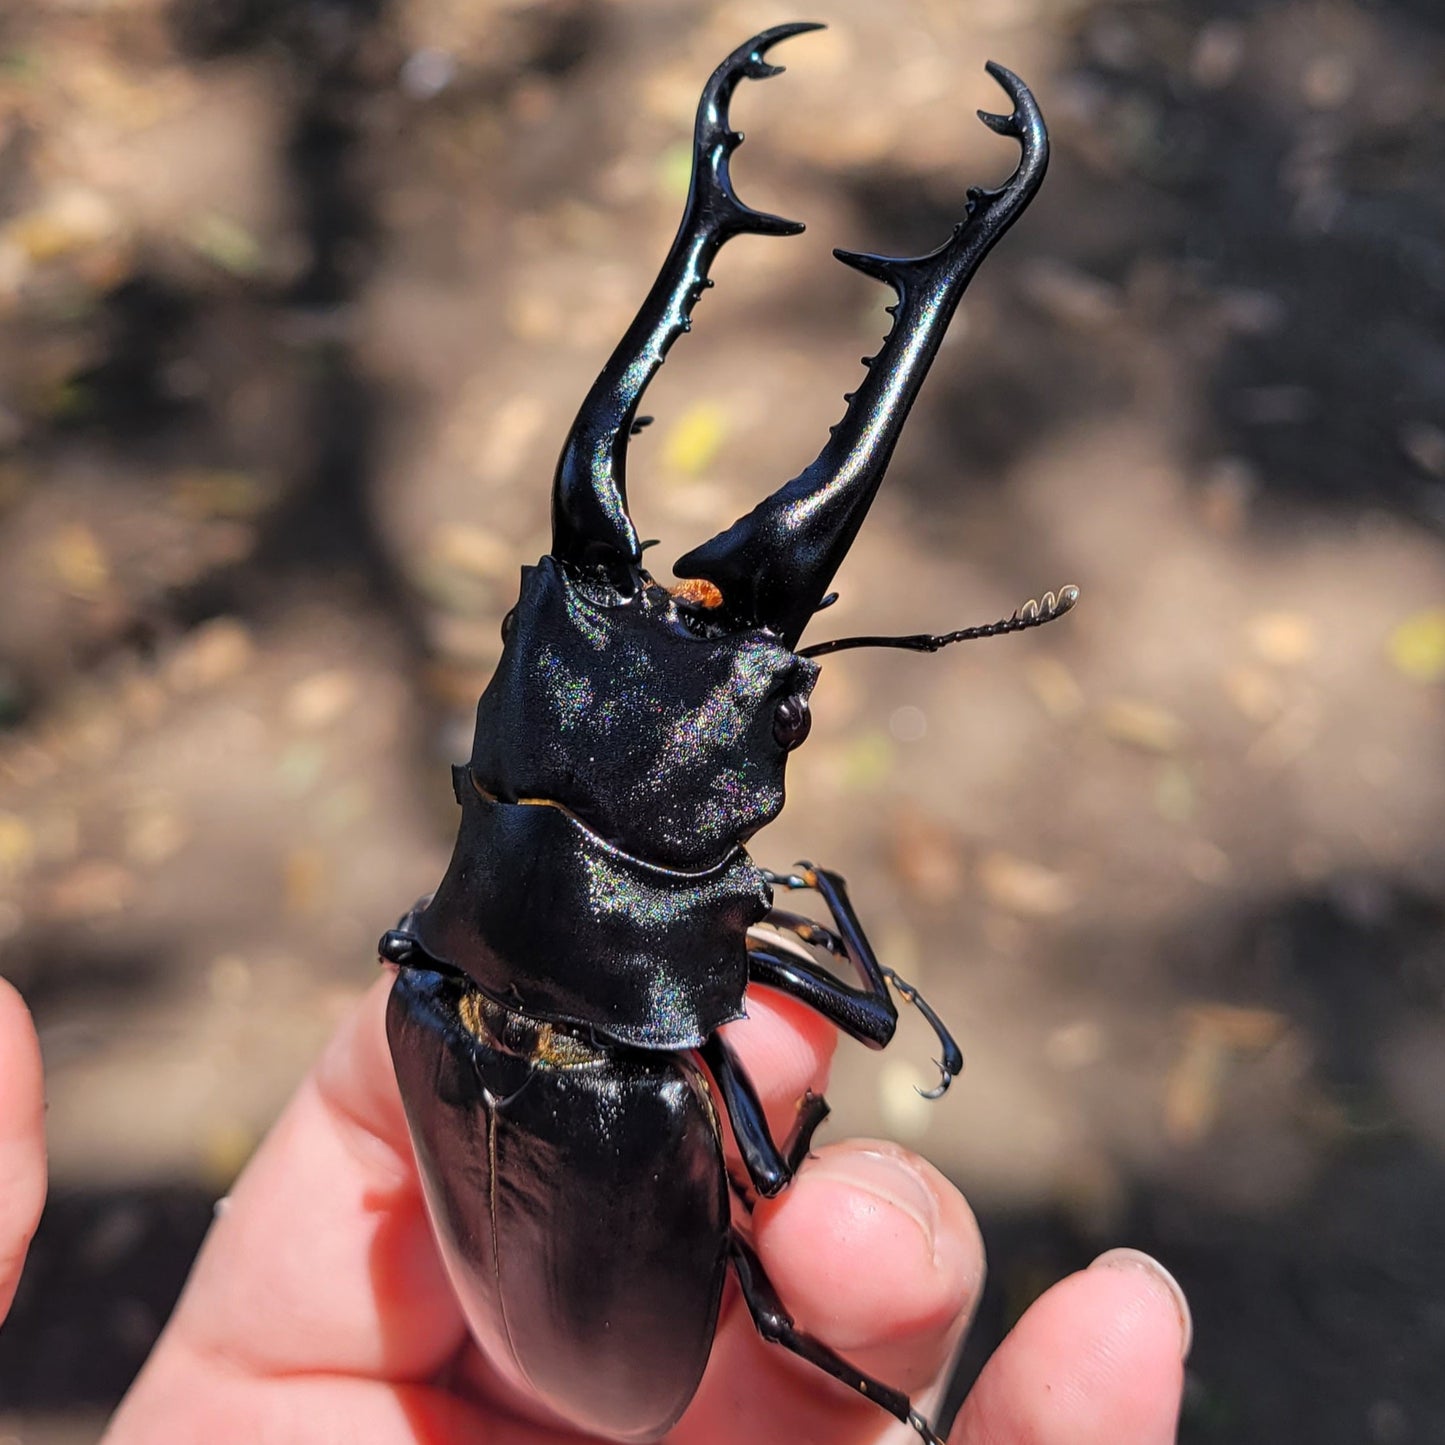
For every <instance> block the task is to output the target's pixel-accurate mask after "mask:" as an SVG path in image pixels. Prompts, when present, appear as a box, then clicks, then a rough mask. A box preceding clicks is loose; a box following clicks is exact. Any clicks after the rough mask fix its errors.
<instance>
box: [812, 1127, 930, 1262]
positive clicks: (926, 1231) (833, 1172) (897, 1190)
mask: <svg viewBox="0 0 1445 1445" xmlns="http://www.w3.org/2000/svg"><path fill="white" fill-rule="evenodd" d="M808 1173H809V1175H810V1176H811V1177H812V1178H814V1179H816V1178H818V1177H819V1176H820V1175H821V1176H822V1177H823V1178H825V1179H836V1180H837V1181H838V1182H839V1183H840V1184H846V1185H847V1186H848V1187H849V1188H851V1189H859V1190H862V1191H863V1193H865V1194H870V1195H872V1197H873V1198H874V1199H877V1200H880V1201H881V1202H882V1203H884V1204H887V1205H889V1206H890V1207H892V1208H893V1209H897V1210H900V1211H901V1212H902V1213H904V1214H906V1215H907V1216H908V1217H909V1218H910V1219H911V1220H913V1222H914V1223H915V1224H916V1225H917V1226H918V1228H919V1229H920V1230H921V1231H922V1233H923V1238H924V1240H925V1242H926V1243H927V1245H928V1250H929V1253H930V1254H932V1253H933V1252H934V1242H935V1240H936V1238H937V1236H938V1199H937V1197H936V1196H935V1195H934V1192H933V1190H932V1189H931V1188H930V1187H929V1185H928V1182H927V1181H926V1180H925V1179H924V1178H923V1177H922V1176H921V1175H920V1174H919V1173H918V1171H917V1170H916V1169H914V1168H913V1167H912V1165H911V1164H910V1163H909V1162H908V1161H907V1160H906V1159H904V1158H903V1157H902V1156H901V1155H895V1154H890V1153H887V1152H885V1151H884V1150H881V1149H829V1150H825V1151H824V1152H823V1153H821V1154H819V1155H818V1156H817V1157H816V1158H814V1159H813V1160H812V1161H811V1162H810V1164H809V1168H808Z"/></svg>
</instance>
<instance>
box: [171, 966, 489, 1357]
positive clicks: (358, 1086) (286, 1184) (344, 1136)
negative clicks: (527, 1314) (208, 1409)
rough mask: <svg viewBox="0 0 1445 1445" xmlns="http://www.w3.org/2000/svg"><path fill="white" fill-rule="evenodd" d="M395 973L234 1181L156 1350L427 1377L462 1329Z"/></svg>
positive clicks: (345, 1029)
mask: <svg viewBox="0 0 1445 1445" xmlns="http://www.w3.org/2000/svg"><path fill="white" fill-rule="evenodd" d="M390 986H391V979H390V977H387V978H384V979H382V980H380V981H378V983H377V985H376V986H375V987H374V988H372V989H371V990H370V991H369V992H368V993H367V995H366V996H365V998H364V999H363V1000H362V1002H361V1004H360V1006H359V1007H358V1009H357V1010H356V1012H355V1013H354V1014H353V1015H352V1016H351V1018H350V1019H349V1020H348V1021H347V1022H346V1023H345V1024H343V1025H342V1027H341V1029H340V1030H339V1032H338V1033H337V1035H336V1037H335V1038H334V1039H333V1040H332V1042H331V1043H330V1045H329V1046H328V1047H327V1049H326V1052H325V1053H324V1054H323V1055H322V1057H321V1059H320V1061H319V1062H318V1064H317V1065H316V1067H315V1069H314V1070H313V1071H312V1073H311V1074H310V1076H309V1077H308V1078H307V1079H306V1080H305V1081H304V1082H303V1084H302V1085H301V1087H300V1089H299V1090H298V1091H297V1093H296V1096H295V1097H294V1098H293V1099H292V1101H291V1103H290V1104H289V1105H288V1106H287V1108H286V1111H285V1113H284V1114H283V1115H282V1116H281V1119H280V1120H279V1121H278V1123H277V1124H276V1126H275V1128H274V1129H273V1130H272V1132H271V1134H270V1135H269V1136H268V1138H267V1139H266V1141H265V1142H264V1143H263V1144H262V1146H261V1148H260V1150H259V1151H258V1153H257V1155H256V1157H255V1158H254V1159H253V1160H252V1162H251V1163H250V1165H248V1166H247V1168H246V1170H245V1172H244V1174H243V1175H242V1176H241V1178H240V1179H239V1180H238V1181H237V1184H236V1187H235V1189H234V1190H233V1191H232V1194H231V1196H230V1199H229V1200H228V1201H227V1202H226V1205H225V1208H224V1210H223V1212H222V1213H221V1214H220V1217H219V1218H218V1219H217V1222H216V1224H215V1225H214V1226H213V1227H212V1229H211V1232H210V1234H209V1236H208V1237H207V1240H206V1244H205V1247H204V1248H203V1250H202V1252H201V1256H200V1258H199V1260H198V1261H197V1264H196V1267H195V1270H194V1271H193V1273H192V1276H191V1279H190V1281H189V1283H188V1284H187V1286H186V1291H185V1294H184V1295H183V1296H182V1299H181V1303H180V1305H179V1306H178V1308H177V1312H176V1315H175V1318H174V1319H173V1321H172V1324H171V1326H170V1327H169V1328H168V1329H167V1333H166V1339H165V1340H164V1341H163V1344H162V1350H164V1349H165V1348H166V1347H167V1346H168V1345H170V1344H171V1343H172V1342H174V1344H175V1345H176V1346H177V1347H179V1348H182V1349H184V1350H186V1351H189V1352H190V1353H192V1354H198V1355H201V1356H210V1357H216V1356H220V1357H223V1358H224V1359H225V1360H226V1361H227V1362H228V1363H230V1364H231V1365H233V1366H234V1365H239V1366H241V1367H242V1368H244V1369H246V1370H249V1371H254V1372H257V1373H262V1374H265V1373H289V1374H296V1373H301V1372H305V1371H318V1372H340V1373H346V1374H355V1375H370V1376H377V1377H382V1378H387V1379H392V1380H421V1379H428V1378H431V1377H432V1376H433V1375H435V1373H436V1372H437V1371H438V1370H439V1369H440V1368H441V1367H442V1365H443V1364H444V1363H445V1362H446V1361H447V1360H449V1359H450V1358H451V1357H452V1355H453V1354H455V1352H456V1350H457V1348H458V1347H459V1345H460V1343H461V1341H462V1338H463V1325H462V1320H461V1315H460V1312H459V1310H458V1308H457V1306H456V1304H455V1302H454V1300H453V1297H452V1293H451V1290H450V1288H449V1286H448V1285H447V1281H446V1276H445V1274H444V1273H443V1270H442V1266H441V1262H440V1260H439V1259H438V1257H437V1253H436V1250H435V1247H434V1246H433V1243H432V1237H431V1229H430V1226H429V1224H428V1222H427V1217H426V1212H425V1208H424V1206H423V1202H422V1196H421V1189H420V1184H419V1181H418V1179H417V1175H416V1168H415V1164H414V1162H413V1156H412V1149H411V1142H410V1139H409V1137H408V1134H407V1129H406V1120H405V1117H404V1115H403V1113H402V1108H401V1100H400V1097H399V1095H398V1093H397V1087H396V1080H395V1075H394V1074H393V1072H392V1065H391V1056H390V1051H389V1049H388V1047H387V1042H386V1032H385V1009H386V998H387V994H388V993H389V991H390Z"/></svg>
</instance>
